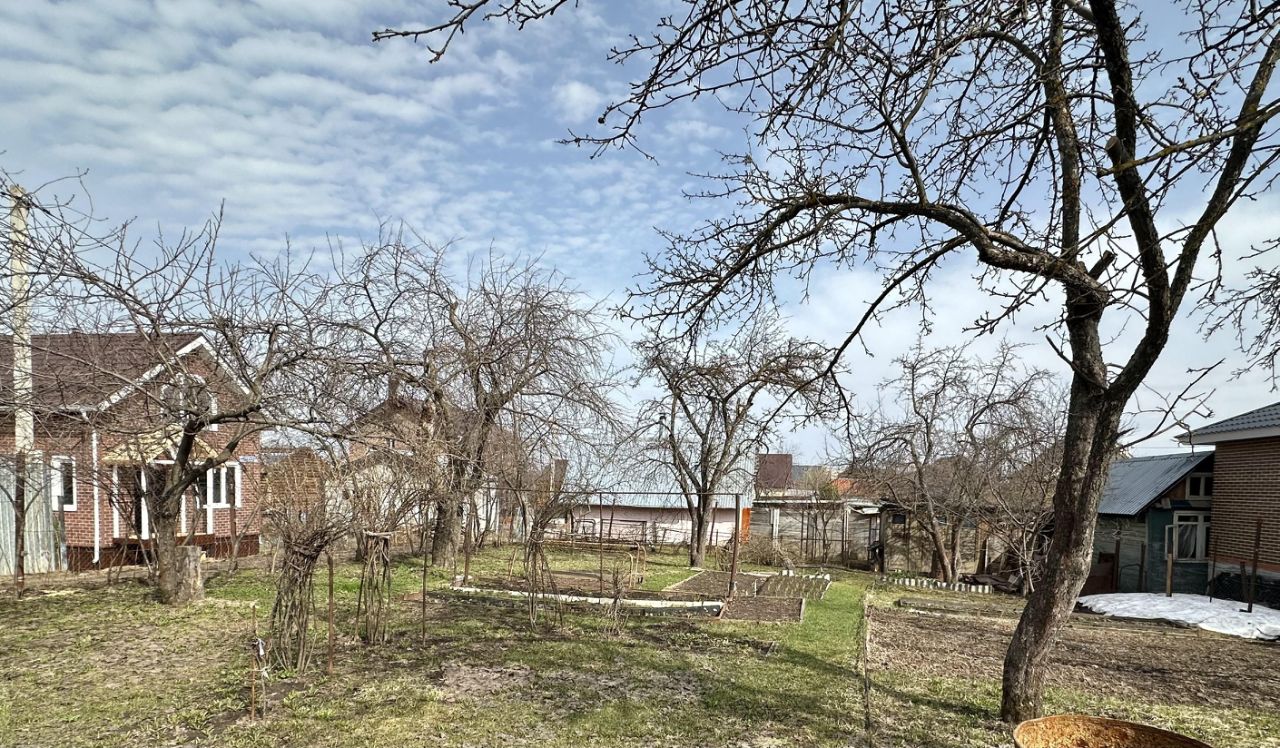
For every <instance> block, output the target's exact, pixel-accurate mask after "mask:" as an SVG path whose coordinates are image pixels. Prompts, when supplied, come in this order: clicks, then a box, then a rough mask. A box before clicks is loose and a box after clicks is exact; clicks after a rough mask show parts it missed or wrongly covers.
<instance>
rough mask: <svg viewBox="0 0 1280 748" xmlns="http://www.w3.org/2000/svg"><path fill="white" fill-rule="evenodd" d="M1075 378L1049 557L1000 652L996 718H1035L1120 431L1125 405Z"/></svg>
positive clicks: (1088, 552) (1085, 568) (1082, 571)
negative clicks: (1002, 658)
mask: <svg viewBox="0 0 1280 748" xmlns="http://www.w3.org/2000/svg"><path fill="white" fill-rule="evenodd" d="M1080 380H1081V377H1080V376H1079V375H1078V374H1077V376H1076V377H1075V381H1074V382H1073V384H1072V392H1071V409H1070V413H1069V415H1068V422H1067V432H1066V436H1065V440H1064V445H1063V446H1064V455H1063V462H1062V465H1063V469H1062V472H1061V474H1060V476H1059V478H1058V484H1057V486H1056V488H1055V491H1054V497H1053V509H1054V527H1055V529H1054V533H1053V539H1052V541H1051V546H1050V552H1049V558H1052V559H1054V563H1053V564H1049V565H1048V566H1047V567H1046V568H1045V570H1044V579H1043V583H1042V584H1040V585H1039V586H1038V587H1036V588H1035V589H1034V590H1033V591H1032V592H1031V594H1030V596H1029V597H1028V598H1027V604H1026V607H1025V608H1024V609H1023V612H1022V617H1021V618H1020V619H1019V621H1018V626H1017V628H1016V629H1015V630H1014V633H1013V640H1012V641H1011V642H1010V644H1009V651H1008V652H1007V654H1006V655H1005V661H1004V674H1003V693H1002V696H1001V704H1000V717H1001V719H1003V720H1005V721H1006V722H1014V723H1016V722H1022V721H1024V720H1028V719H1034V718H1035V717H1038V716H1040V712H1041V708H1042V706H1043V696H1044V681H1045V674H1046V671H1047V664H1048V663H1047V660H1048V656H1049V653H1050V650H1051V649H1052V647H1053V645H1054V643H1055V642H1056V641H1057V637H1058V632H1059V630H1060V629H1061V627H1062V624H1063V623H1065V622H1066V620H1067V617H1068V616H1069V615H1070V614H1071V611H1072V609H1073V608H1074V607H1075V602H1076V598H1077V596H1078V595H1079V594H1080V589H1081V587H1083V586H1084V582H1085V579H1086V578H1087V577H1088V575H1089V564H1090V561H1091V560H1092V557H1093V533H1094V527H1095V525H1096V524H1097V513H1098V503H1099V501H1100V500H1101V498H1102V490H1103V488H1104V486H1105V485H1106V481H1107V476H1108V474H1109V473H1110V462H1111V458H1112V456H1113V454H1114V452H1115V446H1116V440H1117V439H1118V437H1119V433H1120V417H1121V414H1122V411H1123V407H1124V403H1123V402H1120V403H1118V404H1117V403H1116V402H1115V399H1116V398H1115V396H1114V395H1112V396H1111V397H1107V396H1106V395H1104V394H1101V393H1098V392H1095V391H1092V390H1093V387H1092V386H1091V385H1089V384H1087V383H1084V382H1082V381H1080ZM1126 400H1127V398H1126Z"/></svg>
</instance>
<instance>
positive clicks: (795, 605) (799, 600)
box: [667, 571, 831, 621]
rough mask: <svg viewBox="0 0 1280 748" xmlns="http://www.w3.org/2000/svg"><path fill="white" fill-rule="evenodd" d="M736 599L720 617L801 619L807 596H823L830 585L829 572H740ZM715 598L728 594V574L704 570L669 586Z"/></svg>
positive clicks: (766, 619)
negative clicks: (816, 573)
mask: <svg viewBox="0 0 1280 748" xmlns="http://www.w3.org/2000/svg"><path fill="white" fill-rule="evenodd" d="M737 581H738V584H737V587H736V588H735V590H734V599H733V600H730V601H728V602H726V603H725V606H724V609H723V610H722V611H721V612H720V617H721V618H723V619H730V620H745V621H800V620H803V618H804V603H805V600H821V599H822V597H823V595H825V594H826V591H827V588H828V587H829V586H830V585H831V579H830V578H829V577H828V576H827V575H808V576H805V575H798V574H789V573H782V574H771V575H764V574H739V575H738V579H737ZM667 590H668V591H670V592H681V593H694V594H698V595H704V596H706V597H711V598H715V599H721V600H723V599H726V598H727V597H728V594H729V574H727V573H726V572H722V571H702V572H699V573H698V574H695V575H694V576H692V577H690V578H688V579H686V580H684V581H683V582H680V583H678V584H675V585H672V586H671V587H668V588H667Z"/></svg>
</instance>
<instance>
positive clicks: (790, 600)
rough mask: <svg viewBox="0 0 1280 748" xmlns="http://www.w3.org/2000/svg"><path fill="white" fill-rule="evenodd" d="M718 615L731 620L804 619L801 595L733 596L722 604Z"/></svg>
mask: <svg viewBox="0 0 1280 748" xmlns="http://www.w3.org/2000/svg"><path fill="white" fill-rule="evenodd" d="M720 617H721V618H723V619H725V620H731V621H763V622H768V623H781V622H787V621H792V622H794V621H800V620H803V619H804V598H802V597H760V596H756V597H735V598H734V599H732V600H730V601H729V602H727V603H725V604H724V609H723V610H722V611H720Z"/></svg>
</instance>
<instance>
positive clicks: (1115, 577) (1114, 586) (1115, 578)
mask: <svg viewBox="0 0 1280 748" xmlns="http://www.w3.org/2000/svg"><path fill="white" fill-rule="evenodd" d="M1115 560H1116V561H1115V563H1114V564H1112V566H1111V590H1112V591H1113V592H1119V591H1120V538H1116V555H1115Z"/></svg>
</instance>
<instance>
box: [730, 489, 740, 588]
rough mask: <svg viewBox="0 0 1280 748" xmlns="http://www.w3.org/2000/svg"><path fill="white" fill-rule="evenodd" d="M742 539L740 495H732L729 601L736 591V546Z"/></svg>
mask: <svg viewBox="0 0 1280 748" xmlns="http://www.w3.org/2000/svg"><path fill="white" fill-rule="evenodd" d="M741 537H742V494H738V493H735V494H734V495H733V558H732V560H730V562H729V599H730V600H732V599H733V593H735V592H737V591H738V546H739V545H741V543H740V542H739V539H740V538H741Z"/></svg>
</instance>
